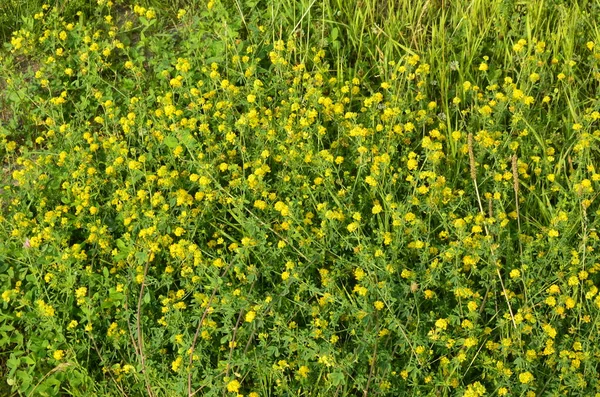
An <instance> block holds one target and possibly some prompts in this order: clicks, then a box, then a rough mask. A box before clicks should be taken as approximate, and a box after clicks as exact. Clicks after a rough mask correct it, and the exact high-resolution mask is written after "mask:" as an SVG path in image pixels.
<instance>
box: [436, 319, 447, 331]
mask: <svg viewBox="0 0 600 397" xmlns="http://www.w3.org/2000/svg"><path fill="white" fill-rule="evenodd" d="M435 326H436V328H438V329H441V330H445V329H447V328H448V320H446V319H444V318H440V319H438V320H437V321H436V322H435Z"/></svg>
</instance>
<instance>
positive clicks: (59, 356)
mask: <svg viewBox="0 0 600 397" xmlns="http://www.w3.org/2000/svg"><path fill="white" fill-rule="evenodd" d="M52 356H53V357H54V359H55V360H57V361H59V360H62V359H63V357H64V356H65V351H64V350H55V351H54V354H52Z"/></svg>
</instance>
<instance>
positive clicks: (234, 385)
mask: <svg viewBox="0 0 600 397" xmlns="http://www.w3.org/2000/svg"><path fill="white" fill-rule="evenodd" d="M227 391H228V392H230V393H237V392H239V391H240V382H238V381H237V380H236V379H234V380H232V381H231V382H229V383H228V384H227Z"/></svg>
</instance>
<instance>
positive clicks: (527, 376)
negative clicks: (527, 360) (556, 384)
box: [519, 371, 534, 385]
mask: <svg viewBox="0 0 600 397" xmlns="http://www.w3.org/2000/svg"><path fill="white" fill-rule="evenodd" d="M533 379H534V378H533V375H532V374H531V372H529V371H527V372H523V373H521V374H519V382H521V383H523V384H524V385H526V384H528V383H531V382H532V381H533Z"/></svg>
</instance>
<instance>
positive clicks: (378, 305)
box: [374, 301, 385, 310]
mask: <svg viewBox="0 0 600 397" xmlns="http://www.w3.org/2000/svg"><path fill="white" fill-rule="evenodd" d="M374 305H375V309H377V310H381V309H383V308H384V307H385V304H384V303H383V302H382V301H376V302H375V304H374Z"/></svg>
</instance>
